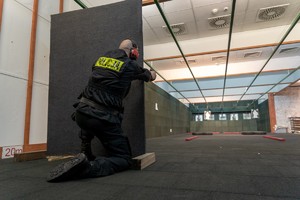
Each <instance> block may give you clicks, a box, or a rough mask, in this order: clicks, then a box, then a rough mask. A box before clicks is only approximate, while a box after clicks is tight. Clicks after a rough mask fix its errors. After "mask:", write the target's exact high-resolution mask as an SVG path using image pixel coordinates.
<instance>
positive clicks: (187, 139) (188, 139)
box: [185, 136, 198, 141]
mask: <svg viewBox="0 0 300 200" xmlns="http://www.w3.org/2000/svg"><path fill="white" fill-rule="evenodd" d="M196 138H198V136H193V137H188V138H185V141H191V140H193V139H196Z"/></svg>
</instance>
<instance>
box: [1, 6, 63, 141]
mask: <svg viewBox="0 0 300 200" xmlns="http://www.w3.org/2000/svg"><path fill="white" fill-rule="evenodd" d="M32 8H33V0H4V7H3V16H2V28H1V33H0V93H1V100H0V110H1V112H0V127H1V131H0V146H12V145H23V139H24V123H25V122H24V121H25V104H26V90H27V76H28V65H29V49H30V34H31V21H32ZM58 12H59V0H51V1H49V0H39V12H38V15H39V16H38V22H37V38H36V39H37V40H36V51H35V52H36V55H35V65H34V83H33V96H32V110H31V129H30V140H29V141H30V144H37V143H46V141H47V115H48V83H49V52H50V20H51V19H50V18H51V17H50V15H51V14H57V13H58Z"/></svg>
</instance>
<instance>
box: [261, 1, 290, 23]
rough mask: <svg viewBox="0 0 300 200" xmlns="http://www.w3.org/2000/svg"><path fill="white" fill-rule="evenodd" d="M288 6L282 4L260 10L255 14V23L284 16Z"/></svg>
mask: <svg viewBox="0 0 300 200" xmlns="http://www.w3.org/2000/svg"><path fill="white" fill-rule="evenodd" d="M288 5H289V4H283V5H278V6H272V7H267V8H261V9H259V11H258V13H257V18H256V21H257V22H259V21H271V20H275V19H279V18H281V17H282V16H283V15H284V13H285V11H286V8H287V6H288Z"/></svg>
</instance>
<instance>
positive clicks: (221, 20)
mask: <svg viewBox="0 0 300 200" xmlns="http://www.w3.org/2000/svg"><path fill="white" fill-rule="evenodd" d="M230 16H231V15H223V16H218V17H212V18H208V19H207V20H208V24H209V26H210V27H211V28H213V29H221V28H227V27H228V26H229V24H230V20H231V19H230Z"/></svg>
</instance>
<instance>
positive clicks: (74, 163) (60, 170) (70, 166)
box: [47, 153, 91, 182]
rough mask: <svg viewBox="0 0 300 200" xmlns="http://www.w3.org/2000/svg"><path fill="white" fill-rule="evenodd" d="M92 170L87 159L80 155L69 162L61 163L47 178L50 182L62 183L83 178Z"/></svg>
mask: <svg viewBox="0 0 300 200" xmlns="http://www.w3.org/2000/svg"><path fill="white" fill-rule="evenodd" d="M90 168H91V165H90V162H89V161H88V159H87V157H86V156H85V155H84V154H83V153H80V154H78V155H76V156H75V157H74V158H72V159H71V160H69V161H68V162H65V163H61V164H60V165H58V166H56V167H55V168H54V169H52V170H51V171H50V172H49V175H48V177H47V181H48V182H61V181H67V180H72V179H76V178H82V177H83V174H85V173H87V172H88V171H89V169H90Z"/></svg>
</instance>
